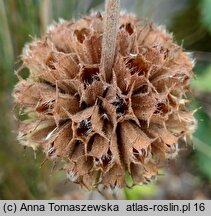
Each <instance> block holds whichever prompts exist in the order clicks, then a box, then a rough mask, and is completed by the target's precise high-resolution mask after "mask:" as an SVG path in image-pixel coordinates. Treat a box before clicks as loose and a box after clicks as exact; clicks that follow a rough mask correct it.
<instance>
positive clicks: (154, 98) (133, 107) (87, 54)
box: [14, 13, 195, 189]
mask: <svg viewBox="0 0 211 216" xmlns="http://www.w3.org/2000/svg"><path fill="white" fill-rule="evenodd" d="M103 20H104V17H102V16H101V15H100V14H99V13H98V14H97V15H91V16H87V17H84V18H82V19H80V20H78V21H76V22H72V21H65V22H62V23H58V24H55V25H54V26H53V27H52V28H50V29H49V31H48V32H47V33H46V34H45V35H43V36H42V38H40V39H36V40H34V41H33V42H32V43H31V44H29V45H27V48H26V49H25V51H24V52H23V55H22V61H23V66H24V67H26V68H28V69H29V71H30V75H29V77H28V78H27V79H26V80H24V79H22V80H20V81H19V82H18V83H17V85H16V87H15V89H14V98H15V103H16V104H18V105H19V107H20V109H22V112H24V113H25V114H27V115H28V120H24V121H21V122H20V129H19V130H20V133H19V137H18V139H19V140H20V141H21V143H23V144H24V145H26V146H33V147H34V148H35V147H36V146H41V147H42V148H43V150H44V151H45V152H46V155H47V157H48V158H52V159H54V160H61V159H65V161H66V164H65V169H66V171H67V175H68V176H69V178H70V179H71V180H72V181H74V182H76V183H79V184H80V185H82V186H85V187H86V188H88V189H93V188H97V187H98V186H99V185H104V186H106V187H111V188H115V187H125V186H126V182H125V173H126V172H129V173H130V175H131V177H132V179H133V182H134V184H140V183H145V182H148V181H150V180H151V179H152V178H153V177H154V176H156V174H157V171H158V168H159V167H160V164H161V162H162V161H163V160H166V159H168V158H172V157H174V156H175V155H176V153H177V152H178V145H177V143H178V139H179V138H181V137H184V136H186V135H189V134H190V133H192V132H193V128H195V119H194V117H193V112H190V111H188V109H187V107H186V104H187V101H185V100H184V97H185V94H186V93H187V92H188V91H189V80H190V79H191V78H192V67H193V65H192V61H191V60H190V59H189V56H188V54H187V53H185V52H184V51H183V49H182V47H180V46H178V45H177V44H175V43H174V41H173V39H172V36H171V35H170V34H168V33H166V32H165V31H162V30H160V28H159V27H156V26H155V25H154V24H152V23H146V22H145V21H143V20H138V19H137V18H136V17H134V16H128V15H121V16H120V17H119V24H118V23H116V24H115V25H116V26H114V28H116V29H117V31H116V35H117V36H116V38H114V41H111V44H113V45H114V47H112V48H113V49H114V51H115V55H114V56H113V57H112V58H113V59H111V61H110V63H109V65H107V64H105V63H106V62H107V61H108V59H107V57H108V56H107V55H110V54H109V53H107V51H106V50H108V47H109V49H110V46H108V47H106V46H107V44H106V43H105V41H104V42H102V41H103V40H105V39H103V40H102V36H103V34H104V33H103V29H104V28H103ZM112 53H113V51H112ZM111 55H112V54H111ZM103 56H106V57H103ZM105 75H106V76H107V77H106V76H105ZM32 116H33V117H32Z"/></svg>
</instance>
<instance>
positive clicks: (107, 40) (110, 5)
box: [101, 0, 120, 81]
mask: <svg viewBox="0 0 211 216" xmlns="http://www.w3.org/2000/svg"><path fill="white" fill-rule="evenodd" d="M119 14H120V0H106V5H105V15H104V32H103V42H102V54H101V68H102V71H103V75H104V78H105V79H106V81H109V80H110V79H111V76H112V67H113V64H114V57H115V51H116V38H117V31H118V24H119Z"/></svg>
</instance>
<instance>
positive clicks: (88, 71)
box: [81, 67, 100, 88]
mask: <svg viewBox="0 0 211 216" xmlns="http://www.w3.org/2000/svg"><path fill="white" fill-rule="evenodd" d="M98 73H99V68H94V67H92V68H88V67H84V68H83V72H82V75H81V78H82V80H83V83H84V87H85V88H86V87H87V86H89V85H91V84H92V83H93V82H94V81H95V80H98V81H99V80H100V79H99V77H98Z"/></svg>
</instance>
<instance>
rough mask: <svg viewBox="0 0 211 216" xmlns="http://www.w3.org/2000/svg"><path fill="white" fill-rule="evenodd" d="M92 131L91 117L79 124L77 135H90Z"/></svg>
mask: <svg viewBox="0 0 211 216" xmlns="http://www.w3.org/2000/svg"><path fill="white" fill-rule="evenodd" d="M91 132H92V123H91V121H90V118H89V119H84V120H82V121H81V122H79V124H78V128H77V135H78V136H82V135H85V136H88V135H89V134H90V133H91Z"/></svg>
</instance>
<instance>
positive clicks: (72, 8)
mask: <svg viewBox="0 0 211 216" xmlns="http://www.w3.org/2000/svg"><path fill="white" fill-rule="evenodd" d="M177 1H178V4H179V3H181V2H182V0H177ZM167 2H168V3H169V4H171V2H172V3H173V2H174V1H173V0H158V1H144V0H132V1H131V0H122V7H123V8H126V9H127V8H128V7H129V6H131V5H134V7H133V8H135V9H136V11H134V12H136V14H137V16H139V17H142V16H143V14H142V11H143V10H141V9H142V8H143V4H145V5H146V4H147V8H148V11H149V13H148V14H149V17H148V18H149V19H150V18H151V17H150V14H153V13H154V12H155V11H156V10H157V7H158V5H160V8H162V7H163V5H165V4H166V3H167ZM185 2H186V4H185V5H184V6H183V7H182V9H180V10H179V11H177V12H175V13H172V14H173V15H172V17H171V18H169V17H168V16H167V17H166V19H170V21H169V22H168V26H167V27H168V29H169V30H170V31H172V32H173V33H174V36H175V40H176V41H178V43H179V44H183V47H184V49H185V50H187V51H192V52H193V56H194V58H196V61H197V64H196V67H195V73H196V79H195V80H194V81H193V83H192V87H193V97H195V98H196V99H195V100H194V102H193V103H192V106H191V108H192V109H197V108H199V107H202V108H201V109H200V110H198V111H197V112H196V118H197V120H198V127H197V130H196V133H195V134H194V138H193V142H194V145H195V146H196V149H195V151H194V152H193V153H192V154H191V156H190V157H189V158H187V161H188V162H186V163H189V164H192V166H190V167H191V168H190V170H189V172H190V173H192V174H193V175H195V176H197V178H198V179H199V181H200V184H210V182H211V169H210V167H211V139H210V131H211V120H210V117H211V43H210V41H211V13H210V11H211V0H202V1H199V0H186V1H185ZM103 3H104V1H103V0H86V1H84V0H69V1H68V0H0V75H1V78H0V199H51V198H54V197H56V198H61V197H58V194H57V193H56V192H55V187H56V186H57V184H58V182H61V181H62V180H63V179H65V178H64V174H61V172H55V173H53V174H52V175H51V171H50V170H51V167H52V166H53V165H52V163H50V162H46V163H45V164H44V165H43V166H42V167H41V162H42V161H43V160H44V159H45V157H44V155H43V154H42V152H39V151H38V152H37V153H36V155H37V158H36V159H34V153H33V151H32V149H23V147H22V146H21V145H20V144H18V143H17V141H16V130H17V126H16V122H15V120H14V118H13V113H12V109H13V102H12V97H11V93H12V89H13V87H14V84H15V82H16V81H17V80H16V77H15V76H14V70H17V69H18V67H19V66H20V62H19V57H18V56H19V55H20V54H21V50H22V48H23V46H24V44H25V43H27V42H30V41H31V38H32V37H39V36H40V35H41V34H42V33H43V32H44V31H45V30H46V27H47V25H48V24H50V23H51V22H52V21H53V20H56V21H57V20H58V18H60V17H61V18H64V19H71V18H79V17H80V16H81V15H83V14H87V13H89V12H90V11H91V10H92V9H94V8H98V7H99V6H102V4H103ZM174 4H175V2H174ZM172 10H173V8H172ZM163 13H164V14H165V11H164V10H163ZM162 15H163V14H162ZM156 22H157V20H156ZM25 73H26V71H25ZM178 160H179V159H178ZM158 187H159V185H157V184H156V183H155V184H152V183H151V184H149V185H148V186H143V187H139V186H135V187H133V188H132V189H126V190H125V197H126V198H127V199H145V198H150V197H153V196H154V195H155V194H156V193H157V189H158ZM208 196H209V197H208V198H209V199H210V198H211V194H209V195H208ZM189 198H190V199H191V197H189Z"/></svg>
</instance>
